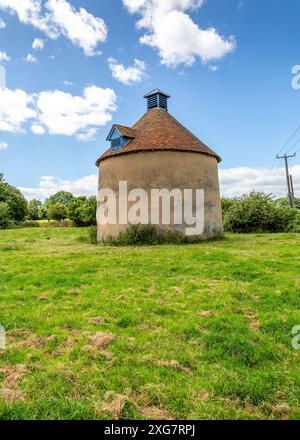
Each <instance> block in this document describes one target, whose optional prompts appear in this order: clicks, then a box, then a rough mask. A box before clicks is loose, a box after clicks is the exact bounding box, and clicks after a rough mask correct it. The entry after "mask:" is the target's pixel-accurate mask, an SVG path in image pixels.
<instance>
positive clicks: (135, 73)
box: [108, 58, 147, 86]
mask: <svg viewBox="0 0 300 440" xmlns="http://www.w3.org/2000/svg"><path fill="white" fill-rule="evenodd" d="M108 66H109V69H110V71H111V72H112V76H113V77H114V78H115V79H116V80H118V81H120V82H121V83H123V84H125V85H127V86H128V85H132V84H134V83H139V82H141V81H142V80H143V79H144V78H146V76H147V75H146V63H145V62H144V61H140V60H138V59H135V60H134V63H133V66H129V67H125V66H124V65H123V64H120V63H118V62H117V60H115V59H114V58H108Z"/></svg>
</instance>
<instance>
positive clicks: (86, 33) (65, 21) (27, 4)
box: [0, 0, 107, 56]
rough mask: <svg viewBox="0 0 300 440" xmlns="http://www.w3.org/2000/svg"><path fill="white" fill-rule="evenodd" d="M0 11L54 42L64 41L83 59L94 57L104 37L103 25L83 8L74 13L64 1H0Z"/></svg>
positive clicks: (104, 28)
mask: <svg viewBox="0 0 300 440" xmlns="http://www.w3.org/2000/svg"><path fill="white" fill-rule="evenodd" d="M0 9H1V10H4V11H7V12H9V13H11V14H16V15H17V16H18V18H19V20H20V22H22V23H24V24H29V25H31V26H33V27H35V28H36V29H39V30H40V31H42V32H44V33H45V34H46V35H47V36H48V37H50V38H52V39H56V38H58V37H60V36H64V37H66V38H68V39H69V40H70V41H71V42H72V43H73V44H74V45H75V46H78V47H80V48H81V49H83V51H84V53H85V54H86V55H87V56H93V55H98V54H99V51H97V46H98V44H99V43H103V42H105V41H106V38H107V26H106V24H105V22H104V20H103V19H102V18H99V17H95V16H94V15H92V14H90V13H89V12H87V11H86V9H84V8H79V10H76V9H75V8H74V6H72V5H71V4H70V3H69V2H68V1H67V0H46V1H43V2H42V1H41V0H22V1H20V0H0Z"/></svg>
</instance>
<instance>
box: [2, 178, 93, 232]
mask: <svg viewBox="0 0 300 440" xmlns="http://www.w3.org/2000/svg"><path fill="white" fill-rule="evenodd" d="M96 209H97V201H96V197H95V196H94V197H83V196H81V197H75V196H73V194H71V193H70V192H66V191H59V192H57V193H56V194H53V195H52V196H50V197H49V198H48V199H46V200H45V201H44V202H41V201H40V200H36V199H33V200H31V201H30V202H28V201H27V200H26V199H25V197H24V196H23V195H22V193H21V192H20V191H19V190H18V189H17V188H15V187H13V186H11V185H9V184H8V183H7V182H5V180H4V177H3V174H0V229H7V228H13V227H20V226H38V225H39V223H38V220H49V221H50V220H55V221H57V222H61V221H64V220H66V219H68V220H71V221H72V222H73V223H74V225H76V226H91V225H95V224H96Z"/></svg>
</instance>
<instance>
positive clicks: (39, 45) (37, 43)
mask: <svg viewBox="0 0 300 440" xmlns="http://www.w3.org/2000/svg"><path fill="white" fill-rule="evenodd" d="M44 46H45V42H44V40H43V39H42V38H35V39H34V41H33V43H32V49H33V50H43V49H44Z"/></svg>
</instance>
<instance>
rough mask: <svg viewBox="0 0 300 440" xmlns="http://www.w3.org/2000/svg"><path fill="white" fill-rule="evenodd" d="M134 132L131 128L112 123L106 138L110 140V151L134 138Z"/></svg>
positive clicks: (119, 147) (117, 148)
mask: <svg viewBox="0 0 300 440" xmlns="http://www.w3.org/2000/svg"><path fill="white" fill-rule="evenodd" d="M135 134H136V133H135V131H134V130H133V129H132V128H129V127H124V126H123V125H113V127H112V129H111V130H110V132H109V134H108V136H107V138H106V140H107V141H109V142H110V149H111V151H117V150H121V148H123V147H125V145H126V144H127V143H128V142H130V141H131V140H132V139H134V137H135Z"/></svg>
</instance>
